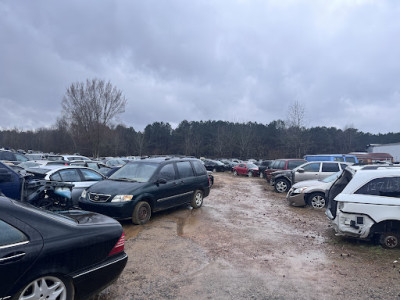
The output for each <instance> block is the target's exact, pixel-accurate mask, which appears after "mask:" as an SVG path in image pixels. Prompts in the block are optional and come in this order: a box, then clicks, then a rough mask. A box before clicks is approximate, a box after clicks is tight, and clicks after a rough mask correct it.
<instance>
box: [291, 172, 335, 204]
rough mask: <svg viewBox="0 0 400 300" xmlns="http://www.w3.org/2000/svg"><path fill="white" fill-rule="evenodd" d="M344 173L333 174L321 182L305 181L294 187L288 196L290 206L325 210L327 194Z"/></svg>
mask: <svg viewBox="0 0 400 300" xmlns="http://www.w3.org/2000/svg"><path fill="white" fill-rule="evenodd" d="M342 172H343V171H339V172H337V173H334V174H332V175H331V176H328V177H326V178H324V179H321V180H305V181H301V182H298V183H296V184H294V185H293V186H292V188H291V189H290V190H289V192H288V193H287V195H286V200H287V201H288V202H289V205H293V206H306V205H311V206H312V207H313V208H317V209H323V208H324V207H325V206H326V200H325V192H326V191H327V190H328V189H329V188H330V187H331V185H332V184H333V182H334V181H335V180H336V179H337V178H338V177H339V176H340V174H341V173H342Z"/></svg>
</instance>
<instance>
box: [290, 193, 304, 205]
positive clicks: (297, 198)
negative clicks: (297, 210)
mask: <svg viewBox="0 0 400 300" xmlns="http://www.w3.org/2000/svg"><path fill="white" fill-rule="evenodd" d="M286 200H287V201H288V203H289V204H290V205H292V206H305V205H306V201H305V195H304V194H303V193H301V194H297V193H296V194H295V193H293V190H289V192H288V193H287V195H286Z"/></svg>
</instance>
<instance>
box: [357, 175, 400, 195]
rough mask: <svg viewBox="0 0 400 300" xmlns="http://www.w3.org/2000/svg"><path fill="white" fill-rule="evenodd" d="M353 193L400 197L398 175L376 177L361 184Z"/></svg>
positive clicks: (399, 179)
mask: <svg viewBox="0 0 400 300" xmlns="http://www.w3.org/2000/svg"><path fill="white" fill-rule="evenodd" d="M355 194H363V195H375V196H385V197H396V198H399V197H400V177H383V178H376V179H373V180H371V181H370V182H368V183H367V184H365V185H364V186H362V187H361V188H360V189H359V190H357V191H356V192H355Z"/></svg>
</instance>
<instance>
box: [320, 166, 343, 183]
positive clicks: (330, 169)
mask: <svg viewBox="0 0 400 300" xmlns="http://www.w3.org/2000/svg"><path fill="white" fill-rule="evenodd" d="M339 171H340V168H339V163H337V162H323V163H322V167H321V172H320V174H319V176H318V179H319V180H321V179H324V178H326V177H328V176H330V175H332V174H334V173H336V172H339Z"/></svg>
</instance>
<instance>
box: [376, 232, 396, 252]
mask: <svg viewBox="0 0 400 300" xmlns="http://www.w3.org/2000/svg"><path fill="white" fill-rule="evenodd" d="M379 242H380V243H381V245H382V247H383V248H387V249H394V248H397V247H398V246H399V235H398V234H397V233H394V232H385V233H382V234H381V236H380V239H379Z"/></svg>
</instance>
